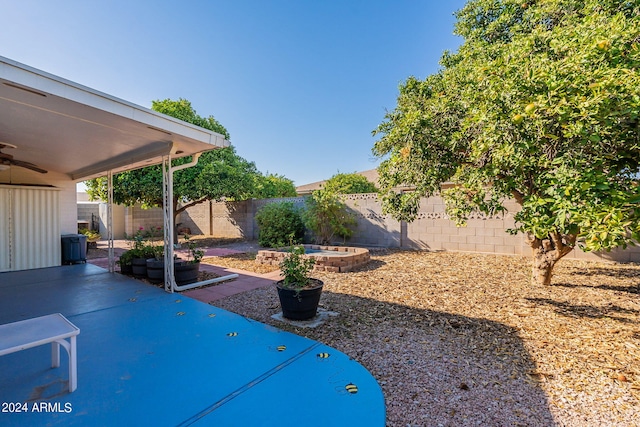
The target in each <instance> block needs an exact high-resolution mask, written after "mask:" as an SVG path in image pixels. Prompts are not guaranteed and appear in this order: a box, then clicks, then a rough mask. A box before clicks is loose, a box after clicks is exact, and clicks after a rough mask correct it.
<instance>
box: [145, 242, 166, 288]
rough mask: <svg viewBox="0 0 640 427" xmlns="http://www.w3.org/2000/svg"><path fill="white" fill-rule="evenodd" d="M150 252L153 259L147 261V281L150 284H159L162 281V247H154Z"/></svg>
mask: <svg viewBox="0 0 640 427" xmlns="http://www.w3.org/2000/svg"><path fill="white" fill-rule="evenodd" d="M151 251H152V252H153V258H148V259H147V279H149V281H150V282H151V283H160V282H162V281H163V280H164V247H163V246H159V245H156V246H153V247H152V248H151Z"/></svg>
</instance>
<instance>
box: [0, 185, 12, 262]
mask: <svg viewBox="0 0 640 427" xmlns="http://www.w3.org/2000/svg"><path fill="white" fill-rule="evenodd" d="M10 197H11V192H10V190H9V189H7V188H0V271H9V270H11V256H10V255H11V252H10V250H9V249H10V243H11V236H10V234H9V231H10V228H9V221H10V218H11V215H10V212H11V203H10V200H11V199H10Z"/></svg>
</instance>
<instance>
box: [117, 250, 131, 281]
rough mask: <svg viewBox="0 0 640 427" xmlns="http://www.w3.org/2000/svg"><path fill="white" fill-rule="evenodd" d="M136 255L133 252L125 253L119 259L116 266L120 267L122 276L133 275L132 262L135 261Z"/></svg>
mask: <svg viewBox="0 0 640 427" xmlns="http://www.w3.org/2000/svg"><path fill="white" fill-rule="evenodd" d="M134 255H135V254H134V253H133V252H132V251H131V250H128V251H124V252H123V253H122V254H121V255H120V257H119V258H118V261H116V264H118V265H119V266H120V273H122V274H129V275H131V274H133V268H132V266H131V261H132V260H133V256H134Z"/></svg>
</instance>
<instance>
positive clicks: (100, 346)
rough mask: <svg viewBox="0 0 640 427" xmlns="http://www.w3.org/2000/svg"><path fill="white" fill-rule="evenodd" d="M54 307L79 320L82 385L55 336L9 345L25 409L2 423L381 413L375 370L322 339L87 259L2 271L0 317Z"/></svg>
mask: <svg viewBox="0 0 640 427" xmlns="http://www.w3.org/2000/svg"><path fill="white" fill-rule="evenodd" d="M57 312H59V313H62V314H63V315H64V316H65V317H67V318H68V319H69V320H70V321H71V322H73V323H74V324H75V325H76V326H78V327H79V328H80V335H78V341H77V342H78V389H77V390H76V391H75V392H73V393H68V391H67V380H68V365H67V363H68V361H67V355H66V353H65V352H62V353H63V355H62V363H61V366H60V367H59V368H50V361H51V360H50V354H51V350H50V346H49V345H45V346H40V347H36V348H32V349H29V350H24V351H20V352H17V353H12V354H9V355H5V356H2V357H0V378H1V382H0V403H1V404H3V408H1V409H9V407H8V404H10V403H23V404H24V403H26V404H27V405H26V406H22V408H25V407H26V409H27V412H26V413H25V412H22V413H15V412H14V413H8V412H4V411H2V412H0V425H3V426H41V425H52V426H54V425H64V426H72V425H79V426H80V425H81V426H87V425H92V426H93V425H95V426H97V425H102V426H109V425H154V426H176V425H199V426H200V425H202V426H206V425H215V426H257V425H260V426H276V425H277V426H301V425H304V426H323V427H326V426H328V425H338V424H340V425H354V426H355V425H358V426H360V425H361V426H376V425H378V426H383V425H384V424H385V409H384V400H383V395H382V391H381V389H380V387H379V385H378V384H377V382H376V381H375V379H374V378H373V377H372V376H371V375H370V374H369V372H368V371H367V370H366V369H364V368H363V367H362V366H361V365H360V364H358V363H357V362H355V361H353V360H351V359H350V358H349V357H348V356H346V355H345V354H343V353H340V352H338V351H337V350H335V349H332V348H330V347H327V346H325V345H323V344H321V343H318V342H315V341H312V340H309V339H306V338H303V337H300V336H297V335H294V334H291V333H288V332H284V331H281V330H278V329H276V328H273V327H271V326H268V325H264V324H261V323H259V322H255V321H253V320H250V319H247V318H244V317H241V316H238V315H236V314H233V313H230V312H227V311H225V310H221V309H218V308H215V307H213V306H210V305H207V304H204V303H201V302H199V301H196V300H193V299H191V298H189V297H186V296H183V295H180V294H168V293H165V292H164V291H163V290H161V289H159V288H156V287H154V286H150V285H146V284H144V283H142V282H139V281H136V280H133V279H129V278H127V277H125V276H121V275H119V274H111V273H108V272H107V271H106V270H104V269H102V268H99V267H96V266H93V265H91V264H82V265H72V266H64V267H54V268H47V269H39V270H26V271H19V272H9V273H0V324H3V323H9V322H14V321H18V320H23V319H26V318H31V317H37V316H42V315H45V314H50V313H57ZM324 353H326V354H328V355H329V357H323V356H326V355H325V354H324ZM351 385H355V387H357V393H351V392H349V391H348V390H347V388H349V389H351V391H354V390H355V389H354V388H353V386H351ZM43 402H44V403H45V405H42V403H43ZM34 404H35V409H40V408H42V409H44V410H45V412H37V411H35V410H34ZM47 404H48V405H47ZM13 408H14V409H15V406H14V407H13Z"/></svg>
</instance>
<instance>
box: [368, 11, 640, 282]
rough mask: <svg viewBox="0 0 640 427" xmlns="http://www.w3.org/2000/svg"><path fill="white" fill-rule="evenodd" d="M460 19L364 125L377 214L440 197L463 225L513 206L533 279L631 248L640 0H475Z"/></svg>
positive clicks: (639, 146) (635, 235)
mask: <svg viewBox="0 0 640 427" xmlns="http://www.w3.org/2000/svg"><path fill="white" fill-rule="evenodd" d="M456 16H457V23H456V27H455V33H456V34H458V35H460V36H462V37H463V38H464V43H463V44H462V45H461V47H460V48H459V50H458V52H457V53H449V52H445V53H444V55H443V58H442V60H441V65H442V68H441V70H440V71H439V72H437V73H436V74H434V75H431V76H429V77H427V78H426V79H425V80H424V81H420V80H418V79H416V78H413V77H411V78H409V79H408V80H407V81H406V82H404V83H403V84H402V85H401V86H400V94H399V97H398V104H397V107H396V108H395V109H394V110H393V111H391V112H389V113H388V114H387V115H386V118H385V121H384V122H383V123H382V124H381V125H380V126H379V127H378V128H377V129H376V131H374V134H378V135H381V138H380V139H379V140H378V141H377V142H376V143H375V145H374V149H373V152H374V154H376V155H378V156H380V157H383V158H384V160H383V162H382V163H381V165H380V167H379V172H380V180H379V184H380V186H381V193H382V194H383V196H382V200H383V206H384V209H385V212H388V213H392V214H393V215H394V217H396V218H397V219H403V220H408V221H410V220H413V219H414V218H415V215H416V212H417V209H418V205H419V202H420V198H421V197H423V196H430V195H432V194H436V193H440V194H442V196H443V197H444V199H445V201H446V202H447V212H448V213H449V215H450V216H451V217H452V218H453V219H455V220H456V221H457V222H458V224H464V222H465V220H466V218H467V217H468V215H469V214H470V213H471V212H473V211H481V212H485V213H488V214H492V213H498V212H503V211H504V210H505V208H504V204H503V202H504V200H506V199H507V198H512V199H514V200H515V201H516V202H517V203H518V204H519V205H520V207H521V209H520V210H519V211H518V212H517V213H516V214H515V216H514V218H515V221H516V227H515V229H513V230H510V231H511V232H513V233H516V232H522V233H524V234H525V235H526V237H527V242H528V243H529V245H530V246H531V248H532V252H533V274H532V281H533V282H534V283H541V284H550V283H551V275H552V270H553V267H554V265H555V264H556V262H557V261H558V260H560V259H561V258H562V257H563V256H565V255H566V254H568V253H569V252H570V251H571V250H572V249H573V248H574V247H575V246H578V247H580V248H581V249H583V250H586V251H591V250H602V249H605V250H608V249H611V248H614V247H618V246H622V247H626V245H628V244H633V243H634V242H638V240H639V239H640V229H639V223H640V221H639V220H640V197H639V195H638V194H639V192H640V191H639V190H640V188H639V187H638V176H639V175H638V172H639V170H640V168H639V165H640V124H639V119H638V115H639V113H640V19H638V16H640V5H639V3H638V2H637V1H625V0H547V1H530V2H523V1H521V0H518V1H514V0H473V1H470V2H469V3H468V4H467V5H466V6H465V7H464V8H463V9H462V10H460V11H458V12H457V13H456ZM449 181H450V182H452V183H454V184H455V186H454V187H453V188H452V189H450V190H445V191H442V184H443V183H445V182H449ZM407 184H408V185H412V186H414V188H415V190H414V191H408V192H398V191H396V188H397V187H398V186H401V185H407Z"/></svg>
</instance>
